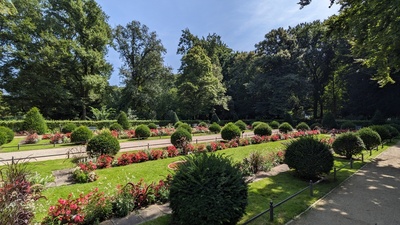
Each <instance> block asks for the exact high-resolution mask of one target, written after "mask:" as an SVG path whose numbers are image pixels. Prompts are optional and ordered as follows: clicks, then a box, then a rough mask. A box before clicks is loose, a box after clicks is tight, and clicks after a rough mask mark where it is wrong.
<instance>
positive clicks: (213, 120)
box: [211, 113, 221, 124]
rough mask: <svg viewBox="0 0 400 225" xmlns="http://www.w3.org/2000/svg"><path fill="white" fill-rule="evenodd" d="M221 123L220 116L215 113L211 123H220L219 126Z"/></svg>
mask: <svg viewBox="0 0 400 225" xmlns="http://www.w3.org/2000/svg"><path fill="white" fill-rule="evenodd" d="M220 122H221V120H220V119H219V117H218V115H217V114H216V113H213V114H212V115H211V123H218V124H219V123H220Z"/></svg>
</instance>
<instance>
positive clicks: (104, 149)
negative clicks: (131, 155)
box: [86, 132, 120, 156]
mask: <svg viewBox="0 0 400 225" xmlns="http://www.w3.org/2000/svg"><path fill="white" fill-rule="evenodd" d="M119 150H120V145H119V142H118V140H117V139H116V138H115V137H113V136H112V135H111V134H110V133H108V132H104V133H101V134H99V135H97V136H94V137H93V138H92V139H90V141H89V142H88V144H87V148H86V151H87V152H88V154H89V155H90V156H100V155H116V154H117V153H118V152H119Z"/></svg>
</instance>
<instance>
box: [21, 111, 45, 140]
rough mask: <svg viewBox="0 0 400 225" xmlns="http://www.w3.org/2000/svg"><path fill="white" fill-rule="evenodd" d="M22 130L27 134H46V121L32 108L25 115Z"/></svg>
mask: <svg viewBox="0 0 400 225" xmlns="http://www.w3.org/2000/svg"><path fill="white" fill-rule="evenodd" d="M23 128H24V130H26V131H28V132H29V133H37V134H44V133H46V132H47V125H46V121H45V120H44V118H43V116H42V114H40V111H39V109H38V108H36V107H33V108H32V109H30V110H29V111H28V112H27V113H26V115H25V119H24V125H23Z"/></svg>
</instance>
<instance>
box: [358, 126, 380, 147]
mask: <svg viewBox="0 0 400 225" xmlns="http://www.w3.org/2000/svg"><path fill="white" fill-rule="evenodd" d="M357 135H358V136H359V137H360V138H361V140H363V142H364V144H365V148H366V149H367V150H371V149H373V148H375V147H377V146H379V145H380V144H381V142H382V140H381V136H379V134H378V133H377V132H376V131H374V130H372V129H371V128H368V127H365V128H362V129H360V130H359V131H357Z"/></svg>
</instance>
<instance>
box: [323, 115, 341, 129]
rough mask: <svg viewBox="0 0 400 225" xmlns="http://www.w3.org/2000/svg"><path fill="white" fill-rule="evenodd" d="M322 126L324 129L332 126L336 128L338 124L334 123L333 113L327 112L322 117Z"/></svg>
mask: <svg viewBox="0 0 400 225" xmlns="http://www.w3.org/2000/svg"><path fill="white" fill-rule="evenodd" d="M322 127H324V128H325V129H333V128H338V125H337V123H336V119H335V117H334V116H333V113H331V112H327V113H325V115H324V118H322Z"/></svg>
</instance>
